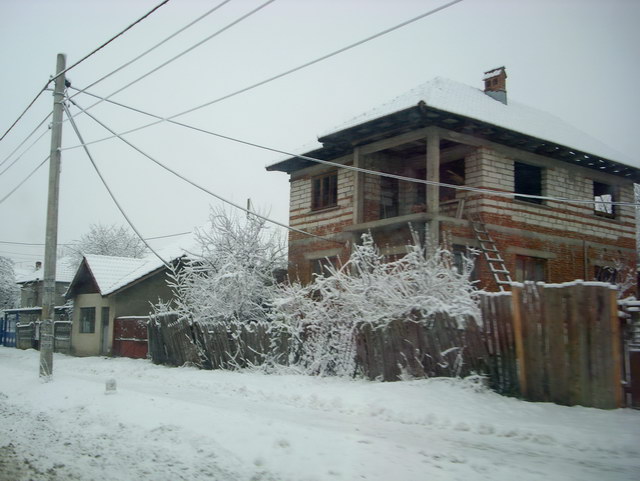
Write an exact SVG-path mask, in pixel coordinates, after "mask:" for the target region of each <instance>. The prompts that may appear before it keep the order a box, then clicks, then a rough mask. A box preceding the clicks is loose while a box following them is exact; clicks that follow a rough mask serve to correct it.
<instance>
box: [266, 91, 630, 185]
mask: <svg viewBox="0 0 640 481" xmlns="http://www.w3.org/2000/svg"><path fill="white" fill-rule="evenodd" d="M429 126H436V127H440V128H443V129H447V130H451V131H454V132H459V133H463V134H467V135H470V136H473V137H476V138H479V139H484V140H488V141H490V142H494V143H497V144H501V145H505V146H507V147H511V148H515V149H519V150H524V151H526V152H531V153H535V154H538V155H542V156H545V157H550V158H553V159H556V160H560V161H562V162H567V163H570V164H573V165H578V166H581V167H586V168H588V169H593V170H596V171H598V172H604V173H607V174H611V175H615V176H618V177H624V178H627V179H629V180H632V181H634V182H638V183H640V170H639V169H636V168H634V167H630V166H628V165H625V164H622V163H619V162H616V161H614V160H611V159H606V158H604V157H601V156H598V155H594V154H591V153H589V152H584V151H580V150H577V149H574V148H571V147H568V146H565V145H561V144H558V143H555V142H550V141H547V140H545V139H540V138H536V137H533V136H530V135H527V134H523V133H520V132H516V131H513V130H509V129H506V128H504V127H499V126H496V125H493V124H490V123H488V122H484V121H481V120H477V119H473V118H470V117H465V116H463V115H459V114H455V113H451V112H447V111H445V110H440V109H437V108H434V107H429V106H428V105H426V104H425V103H424V102H419V103H418V104H417V105H415V106H413V107H410V108H407V109H404V110H401V111H398V112H395V113H392V114H389V115H385V116H382V117H379V118H376V119H373V120H370V121H368V122H364V123H362V124H359V125H355V126H353V127H349V128H346V129H343V130H340V131H337V132H334V133H331V134H328V135H325V136H323V137H321V138H319V139H318V140H319V141H320V142H321V143H322V144H323V146H322V147H320V148H318V149H315V150H312V151H310V152H306V153H305V154H304V155H303V156H302V157H298V156H296V157H290V158H287V159H285V160H282V161H280V162H277V163H275V164H272V165H269V166H267V170H268V171H280V172H286V173H288V174H291V173H292V172H295V171H296V170H300V169H303V168H306V167H309V166H311V165H315V162H313V161H312V160H309V159H305V158H304V157H312V158H317V159H320V160H331V159H335V158H337V157H341V156H343V155H347V154H350V153H351V152H353V149H354V147H356V146H360V145H366V144H368V143H371V142H375V141H378V140H383V139H386V138H389V137H394V136H397V135H400V134H403V133H405V132H409V131H412V130H416V129H419V128H424V127H429Z"/></svg>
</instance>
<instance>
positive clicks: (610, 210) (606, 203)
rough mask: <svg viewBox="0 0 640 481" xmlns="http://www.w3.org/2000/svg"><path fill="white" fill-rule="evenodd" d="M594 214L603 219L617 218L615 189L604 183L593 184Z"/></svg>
mask: <svg viewBox="0 0 640 481" xmlns="http://www.w3.org/2000/svg"><path fill="white" fill-rule="evenodd" d="M593 200H594V201H595V204H594V205H593V213H594V214H595V215H599V216H602V217H609V218H611V219H613V218H615V216H616V211H615V205H613V203H614V202H615V193H614V187H613V186H611V185H607V184H603V183H602V182H595V181H594V182H593Z"/></svg>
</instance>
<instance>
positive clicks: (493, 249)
mask: <svg viewBox="0 0 640 481" xmlns="http://www.w3.org/2000/svg"><path fill="white" fill-rule="evenodd" d="M480 247H481V248H482V250H483V251H484V252H485V256H486V253H487V252H498V249H496V248H495V247H483V246H482V245H480Z"/></svg>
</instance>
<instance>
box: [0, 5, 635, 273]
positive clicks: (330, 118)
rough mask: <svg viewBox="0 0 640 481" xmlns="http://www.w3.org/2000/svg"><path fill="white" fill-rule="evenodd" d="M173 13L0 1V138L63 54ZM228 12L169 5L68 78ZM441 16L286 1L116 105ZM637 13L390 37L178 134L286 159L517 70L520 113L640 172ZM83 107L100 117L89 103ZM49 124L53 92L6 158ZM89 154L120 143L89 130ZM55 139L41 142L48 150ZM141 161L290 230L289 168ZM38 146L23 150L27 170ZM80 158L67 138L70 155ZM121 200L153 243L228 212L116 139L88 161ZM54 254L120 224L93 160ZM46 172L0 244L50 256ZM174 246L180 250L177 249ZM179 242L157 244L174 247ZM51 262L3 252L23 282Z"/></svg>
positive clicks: (173, 137)
mask: <svg viewBox="0 0 640 481" xmlns="http://www.w3.org/2000/svg"><path fill="white" fill-rule="evenodd" d="M159 1H160V0H135V1H134V0H127V1H119V0H110V1H108V2H106V1H99V0H75V1H71V0H0V19H1V20H0V21H1V22H2V28H0V55H1V58H2V64H3V69H2V70H3V73H4V75H3V79H4V81H5V84H4V87H3V88H2V89H1V92H0V98H1V99H2V108H1V109H0V130H1V131H2V132H3V133H4V131H5V130H6V129H7V128H8V127H9V125H10V124H11V123H12V122H13V121H14V120H15V119H16V118H17V117H18V115H19V114H20V113H21V111H22V110H23V109H24V108H25V107H26V106H27V104H28V103H29V101H31V99H32V98H33V97H34V96H35V94H36V93H37V92H38V91H39V90H40V89H41V88H42V87H43V85H44V84H45V83H46V81H47V79H48V78H49V76H50V75H51V74H53V73H54V69H55V61H56V54H57V53H59V52H61V53H65V54H67V64H68V65H71V64H72V63H74V62H75V61H77V60H78V59H80V58H81V57H82V56H84V55H85V54H86V53H88V52H89V51H91V50H92V49H94V48H95V47H97V46H98V45H99V44H101V43H102V42H104V41H105V40H106V39H108V38H109V37H111V36H112V35H113V34H115V33H117V32H118V31H120V30H121V29H122V28H124V27H125V26H126V25H128V24H130V23H131V22H132V21H133V20H135V19H137V18H138V17H140V16H141V15H142V14H144V13H145V12H146V11H148V10H149V9H151V8H152V7H153V6H154V5H156V4H158V3H159ZM220 1H221V0H217V1H204V0H171V1H170V2H169V3H168V4H167V5H165V6H163V7H162V8H160V9H159V10H158V11H157V12H155V13H154V14H153V15H151V16H150V17H149V18H147V19H146V20H144V21H143V22H142V23H140V24H139V25H137V26H136V27H134V28H133V29H132V30H130V31H129V32H128V33H126V34H125V35H124V36H123V37H121V38H119V39H118V40H116V41H114V42H113V43H111V44H110V45H108V46H107V47H105V48H104V49H103V50H102V51H100V52H99V53H97V54H95V55H94V56H92V57H91V58H90V59H88V60H87V61H85V62H83V63H82V64H80V65H79V66H78V67H76V68H75V69H73V70H71V71H70V72H69V73H68V78H69V80H70V81H71V83H72V86H74V87H77V88H83V87H85V86H87V85H89V84H90V83H92V82H94V81H95V80H97V79H99V78H100V77H102V76H103V75H106V74H108V73H109V72H111V71H113V70H114V69H115V68H117V67H119V66H120V65H121V64H123V63H124V62H126V61H128V60H130V59H131V58H133V57H134V56H136V55H137V54H139V53H141V52H143V51H144V50H146V49H147V48H149V47H151V46H153V45H155V44H156V43H158V42H160V41H161V40H163V39H164V38H166V37H168V36H169V35H171V34H173V33H174V32H175V31H177V30H178V29H180V28H181V27H183V26H184V25H186V24H187V23H189V22H190V21H191V20H194V19H195V18H197V17H198V16H200V15H202V14H203V13H204V12H206V11H207V10H209V9H211V8H212V7H213V6H214V5H216V4H218V3H220ZM262 3H264V1H260V0H232V1H231V2H229V3H228V4H226V5H224V6H223V7H221V8H220V9H219V10H218V11H216V12H214V13H212V14H211V15H209V16H208V17H207V18H205V19H204V20H202V21H201V22H199V23H198V24H196V25H195V26H193V27H192V28H190V29H188V30H187V31H186V32H184V33H183V34H181V35H180V36H178V37H176V38H174V39H173V40H171V41H170V42H168V43H167V44H166V45H163V46H162V47H161V48H159V49H157V50H156V51H154V52H153V53H152V54H150V55H148V56H147V57H145V58H144V59H142V60H141V61H139V62H136V63H135V64H134V65H132V66H130V67H128V68H127V69H124V70H123V71H121V72H119V73H117V74H116V75H114V76H112V77H110V78H109V79H107V80H105V81H104V82H101V83H99V84H98V85H96V86H94V87H92V88H91V89H90V91H91V92H92V93H95V94H97V95H100V96H106V95H109V94H111V93H112V92H114V91H115V90H117V89H119V88H120V87H122V86H124V85H126V84H127V83H129V82H131V81H132V80H134V79H136V78H138V77H139V76H141V75H142V74H145V73H146V72H148V71H150V70H152V69H154V68H155V67H157V66H158V65H160V64H162V63H163V62H165V61H166V60H168V59H170V58H172V57H173V56H175V55H176V54H178V53H179V52H181V51H183V50H185V49H187V48H189V47H191V46H193V45H195V44H196V43H198V42H199V41H201V40H202V39H204V38H205V37H207V36H208V35H210V34H212V33H213V32H215V31H216V30H218V29H220V28H222V27H223V26H225V25H227V24H228V23H230V22H232V21H234V20H235V19H237V18H238V17H240V16H241V15H243V14H245V13H247V12H249V11H251V10H252V9H254V8H256V7H258V6H259V5H261V4H262ZM444 3H446V2H442V1H435V0H434V1H432V0H421V1H418V0H394V1H391V0H368V1H364V0H360V1H356V0H324V1H320V0H276V1H275V2H273V3H271V4H269V5H267V6H266V7H264V8H263V9H261V10H260V11H259V12H257V13H256V14H254V15H252V16H251V17H249V18H248V19H246V20H244V21H242V22H241V23H239V24H237V25H236V26H234V27H232V28H230V29H229V30H227V31H225V32H224V33H222V34H220V35H219V36H217V37H215V38H213V39H212V40H210V41H208V42H206V43H205V44H203V45H202V46H200V47H198V48H196V49H194V50H192V51H191V52H189V53H188V54H186V55H185V56H183V57H181V58H179V59H178V60H176V61H175V62H173V63H171V64H170V65H168V66H166V67H164V68H162V69H160V70H159V71H157V72H156V73H154V74H153V75H150V76H148V77H147V78H145V79H144V80H142V81H140V82H139V83H137V84H135V85H133V86H131V87H130V88H127V89H126V90H124V91H123V92H121V93H119V94H117V95H116V96H114V97H113V99H114V100H116V101H118V102H121V103H123V104H126V105H129V106H132V107H136V108H139V109H141V110H144V111H148V112H151V113H154V114H157V115H161V116H171V115H173V114H176V113H178V112H181V111H184V110H186V109H189V108H191V107H194V106H197V105H201V104H203V103H205V102H207V101H210V100H213V99H216V98H218V97H221V96H223V95H225V94H227V93H230V92H233V91H235V90H238V89H240V88H242V87H245V86H247V85H250V84H253V83H256V82H258V81H260V80H262V79H264V78H267V77H270V76H273V75H276V74H278V73H280V72H283V71H285V70H288V69H290V68H292V67H295V66H297V65H299V64H302V63H305V62H307V61H310V60H313V59H315V58H317V57H320V56H322V55H324V54H326V53H329V52H331V51H334V50H337V49H339V48H341V47H344V46H346V45H348V44H351V43H353V42H355V41H357V40H360V39H362V38H365V37H367V36H369V35H372V34H374V33H377V32H378V31H381V30H384V29H386V28H388V27H390V26H393V25H395V24H397V23H400V22H402V21H404V20H407V19H410V18H412V17H415V16H416V15H419V14H420V13H423V12H426V11H428V10H430V9H432V8H435V7H437V6H439V5H442V4H444ZM639 21H640V2H638V1H636V0H607V1H604V0H553V1H551V0H549V1H546V0H536V1H533V0H530V1H525V0H519V1H507V0H464V1H462V2H461V3H458V4H456V5H453V6H451V7H449V8H447V9H445V10H443V11H441V12H439V13H436V14H434V15H433V16H430V17H427V18H424V19H422V20H420V21H418V22H415V23H413V24H411V25H409V26H407V27H404V28H402V29H400V30H397V31H395V32H392V33H390V34H388V35H386V36H384V37H382V38H379V39H376V40H373V41H371V42H369V43H367V44H365V45H362V46H360V47H357V48H355V49H353V50H350V51H348V52H345V53H342V54H340V55H338V56H336V57H333V58H331V59H329V60H326V61H323V62H321V63H319V64H316V65H314V66H312V67H309V68H307V69H305V70H303V71H300V72H298V73H294V74H292V75H290V76H288V77H286V78H284V79H280V80H277V81H274V82H272V83H270V84H268V85H265V86H262V87H259V88H257V89H255V90H253V91H251V92H247V93H245V94H242V95H238V96H236V97H234V98H232V99H229V100H226V101H223V102H220V103H218V104H216V105H213V106H210V107H207V108H204V109H202V110H199V111H198V112H196V113H193V114H189V115H186V116H184V117H181V118H180V119H178V120H180V121H182V122H186V123H190V124H194V125H197V126H199V127H201V128H203V129H206V130H211V131H215V132H218V133H220V134H224V135H228V136H233V137H237V138H240V139H243V140H247V141H251V142H255V143H259V144H264V145H266V146H269V147H273V148H276V149H282V150H287V151H291V150H296V151H297V150H299V148H300V147H301V146H304V145H305V144H309V142H312V141H313V140H314V139H316V138H317V136H318V135H320V134H322V133H326V132H328V131H330V130H331V129H332V128H333V127H335V126H337V125H340V124H342V123H343V122H345V121H347V120H349V119H350V118H352V117H355V116H356V115H359V114H361V113H363V112H365V111H367V110H369V109H370V108H373V107H375V106H377V105H380V104H381V103H384V102H385V101H387V100H389V99H391V98H393V97H395V96H397V95H399V94H402V93H404V92H405V91H407V90H409V89H411V88H412V87H415V86H416V85H418V84H420V83H422V82H425V81H428V80H430V79H431V78H433V77H436V76H443V77H447V78H450V79H452V80H455V81H458V82H462V83H465V84H468V85H471V86H475V87H478V88H481V87H482V74H483V72H484V71H486V70H489V69H491V68H494V67H498V66H502V65H504V66H506V67H507V73H508V80H507V89H508V95H509V98H512V99H516V100H518V101H519V102H521V103H524V104H528V105H531V106H535V107H537V108H539V109H541V110H545V111H547V112H549V113H552V114H554V115H556V116H558V117H561V118H563V119H564V120H566V121H568V122H570V123H572V124H573V125H575V126H576V127H577V128H579V129H581V130H583V131H585V132H587V133H588V134H590V135H591V136H593V137H595V138H597V139H599V140H601V141H603V142H604V143H606V144H608V145H610V146H611V147H613V148H615V149H617V150H618V151H620V152H621V153H623V154H625V155H626V156H627V157H630V158H634V159H638V165H640V158H639V156H638V152H640V135H639V134H638V132H637V129H638V126H639V125H640V122H639V118H640V95H638V78H640V55H639V54H638V46H640V29H638V27H637V25H638V22H639ZM76 100H77V101H78V103H79V104H80V105H81V106H83V107H87V106H88V105H90V104H92V103H94V100H93V99H91V98H90V97H87V96H86V95H81V96H78V97H76ZM51 108H52V97H51V93H50V92H45V93H44V94H43V95H42V96H41V97H40V98H39V99H38V101H37V103H36V104H35V106H34V107H33V108H32V109H31V110H30V111H29V112H28V114H27V115H26V116H25V117H24V118H23V119H22V121H21V122H20V123H19V124H18V125H17V126H16V128H14V130H12V131H11V132H10V133H9V135H7V137H6V138H5V139H4V140H3V141H2V142H0V162H1V161H4V160H7V162H6V163H5V164H4V165H3V166H2V167H0V172H1V171H2V170H3V169H5V167H6V166H7V165H8V164H9V163H10V162H12V161H13V160H14V159H15V158H16V157H17V154H16V155H13V156H11V157H9V155H10V153H11V152H12V151H13V150H14V149H15V148H16V147H17V146H18V145H19V144H20V142H22V141H23V140H24V138H25V137H26V136H27V135H28V134H29V133H30V132H31V131H32V130H33V129H34V128H35V126H36V125H37V124H38V122H40V121H41V120H42V119H43V118H44V117H45V116H46V115H47V113H48V112H50V111H51ZM91 112H92V113H94V115H95V116H97V117H98V118H99V119H100V120H102V121H103V122H104V123H105V124H107V125H108V126H109V127H110V128H112V129H113V130H115V131H118V132H122V131H125V130H127V129H130V128H133V127H136V126H138V125H142V124H144V123H148V122H150V121H151V119H150V118H149V117H145V116H143V115H140V114H134V113H131V112H130V111H127V110H124V109H121V108H116V107H113V106H105V105H104V104H102V105H99V106H97V107H95V108H94V109H92V110H91ZM77 122H78V126H79V129H80V130H81V133H82V135H83V136H84V137H85V140H95V139H100V138H103V137H106V136H107V135H108V134H107V133H106V132H105V131H104V130H102V129H101V128H99V127H96V124H95V123H93V121H92V120H90V119H88V118H86V117H81V116H79V117H78V118H77ZM42 131H43V130H39V131H38V132H37V135H35V136H34V137H32V139H35V138H37V136H38V135H39V134H40V133H41V132H42ZM127 139H129V140H130V141H131V142H132V143H134V144H135V145H137V146H138V147H139V148H140V149H141V150H143V151H145V152H146V153H148V154H149V155H151V156H153V157H155V158H157V159H158V160H159V161H161V162H163V163H166V164H167V165H169V166H170V167H171V168H173V169H175V170H177V171H179V172H180V173H182V174H184V175H185V176H187V177H189V178H191V179H193V180H194V181H196V182H198V183H200V184H202V185H203V186H204V187H206V188H208V189H209V190H212V191H214V192H216V193H218V194H220V195H222V196H224V197H227V198H229V199H232V200H233V201H235V202H237V203H239V204H242V205H244V204H245V203H246V199H247V198H251V199H252V202H253V204H254V205H255V206H256V208H258V209H260V210H261V211H263V212H270V215H271V216H272V217H273V218H275V219H277V220H279V221H281V222H284V223H287V217H288V199H289V184H288V178H287V176H286V175H285V174H283V173H278V172H275V173H274V172H270V173H268V172H266V171H265V169H264V167H265V165H268V164H271V163H273V162H276V161H278V160H280V159H281V158H282V156H280V155H279V154H274V153H273V152H268V151H264V150H259V149H256V148H253V147H248V146H245V145H240V144H236V143H233V142H229V141H227V140H222V139H220V138H216V137H212V136H209V135H204V134H202V133H197V132H194V131H190V130H186V129H184V128H180V127H176V126H171V125H167V124H163V125H159V126H156V127H152V128H149V129H146V130H144V131H140V132H137V133H134V134H130V135H128V136H127ZM31 142H32V140H30V141H28V142H27V143H26V144H25V146H24V147H22V148H21V149H20V150H18V154H19V153H21V152H22V151H23V150H24V149H25V148H26V147H27V146H29V145H30V144H31ZM49 142H50V139H49V134H48V133H46V134H45V135H44V136H43V137H42V139H41V140H40V141H39V142H37V143H36V144H35V145H34V146H33V147H32V148H31V149H30V150H29V151H28V152H27V153H25V154H24V155H23V156H22V157H21V158H20V159H19V160H18V161H17V162H16V163H15V165H14V166H13V167H11V168H10V169H8V170H7V171H6V173H4V174H2V175H0V198H2V197H4V195H6V193H7V192H8V191H9V190H11V189H12V188H14V187H15V186H16V185H17V184H18V183H19V182H20V181H21V180H22V179H23V178H24V177H25V176H26V175H27V174H28V173H29V172H30V171H31V170H32V169H34V168H35V166H36V165H38V164H39V163H40V162H42V161H43V160H44V159H45V158H46V156H47V155H48V153H49ZM78 144H79V142H78V139H77V138H76V136H75V134H74V132H73V130H72V128H71V125H70V124H69V123H65V124H64V133H63V146H64V147H73V146H77V145H78ZM89 149H90V151H91V153H92V155H93V156H94V159H95V160H96V162H97V163H98V165H99V167H100V168H101V169H102V170H103V173H104V175H105V177H106V178H107V181H108V182H109V185H110V186H111V188H112V189H113V190H114V193H115V195H116V196H117V197H118V199H119V201H120V202H121V203H122V205H123V206H124V208H125V209H126V210H127V212H128V214H129V215H130V217H131V219H132V221H133V222H134V224H135V225H136V226H137V227H138V229H139V230H140V231H141V232H142V234H143V235H144V236H146V237H153V236H161V235H168V234H174V233H179V232H184V231H190V230H192V229H193V227H194V226H197V225H201V224H203V223H204V222H205V221H206V218H207V215H208V211H209V206H210V205H217V204H219V201H218V200H216V199H214V198H212V197H210V196H209V195H207V194H205V193H203V192H201V191H198V190H196V189H195V188H193V187H192V186H189V185H188V184H185V183H184V182H182V181H181V180H179V179H177V178H176V177H174V176H172V175H171V174H168V173H166V172H165V171H162V170H161V169H160V168H158V167H157V166H155V165H154V164H152V163H151V162H150V161H149V160H148V159H146V158H145V157H143V156H142V155H140V154H139V153H136V152H135V151H134V150H132V149H131V148H129V147H127V146H126V145H125V144H123V143H122V142H121V141H119V140H117V139H114V140H109V141H105V142H101V143H96V144H94V145H91V146H90V147H89ZM62 158H63V160H62V164H63V167H62V177H61V194H60V222H59V242H61V243H65V242H69V241H72V240H74V239H78V238H79V237H80V236H81V235H82V234H83V233H85V232H86V231H87V230H88V228H89V226H90V224H92V223H97V222H101V223H106V224H111V223H118V224H124V223H125V221H124V219H122V217H121V215H120V213H119V212H118V210H117V209H116V207H115V205H114V204H113V202H112V201H111V199H110V198H109V197H108V194H107V193H106V190H105V188H104V187H103V186H102V184H101V183H100V181H99V180H98V178H97V176H96V174H95V171H93V168H92V167H91V164H90V162H89V160H88V158H87V156H86V154H85V153H84V152H83V151H82V149H77V148H76V149H69V150H64V151H63V155H62ZM47 176H48V168H45V167H43V168H41V169H40V170H39V171H38V172H37V173H36V174H35V175H34V176H33V177H32V178H31V179H30V180H29V181H28V182H27V183H25V184H24V185H23V186H22V187H21V188H20V189H19V190H18V191H16V193H15V194H14V195H12V196H11V197H10V198H9V199H8V200H6V201H5V202H3V203H2V204H0V226H1V228H0V241H3V242H18V243H19V242H22V243H42V242H44V226H45V213H46V211H45V209H46V189H47ZM173 240H174V241H175V240H179V238H178V239H173ZM166 242H168V241H153V244H152V245H154V246H158V247H160V246H162V245H163V243H166ZM42 252H43V249H42V248H41V247H30V246H21V245H14V244H8V243H0V255H6V256H8V257H11V258H13V259H14V260H15V261H16V262H18V263H20V265H22V266H26V265H31V264H32V263H33V262H35V261H36V260H38V259H40V258H41V255H42Z"/></svg>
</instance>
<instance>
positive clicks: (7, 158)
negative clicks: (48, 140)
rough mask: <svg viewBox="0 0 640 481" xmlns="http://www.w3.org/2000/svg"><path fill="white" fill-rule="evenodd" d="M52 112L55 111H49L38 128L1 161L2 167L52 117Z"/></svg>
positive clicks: (0, 165)
mask: <svg viewBox="0 0 640 481" xmlns="http://www.w3.org/2000/svg"><path fill="white" fill-rule="evenodd" d="M52 114H53V112H49V113H48V114H47V116H46V117H45V118H44V119H42V120H41V121H40V123H39V124H38V125H36V128H35V129H33V130H32V131H31V133H30V134H29V135H27V137H26V138H25V139H24V140H23V141H22V142H20V144H19V145H18V146H17V147H16V148H15V149H13V151H12V152H11V153H10V154H9V155H7V157H5V159H4V160H3V161H2V162H0V167H2V166H3V165H4V164H5V163H6V162H7V160H9V159H10V158H11V156H12V155H13V154H15V153H16V152H17V151H18V150H19V149H20V147H22V146H23V145H24V144H25V143H26V142H27V140H29V139H30V138H31V136H32V135H33V134H35V133H36V132H37V130H38V129H39V128H40V127H41V126H42V124H44V123H45V122H46V121H47V120H48V119H49V117H51V115H52ZM38 140H40V137H38ZM29 148H30V147H29ZM29 148H27V150H29Z"/></svg>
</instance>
